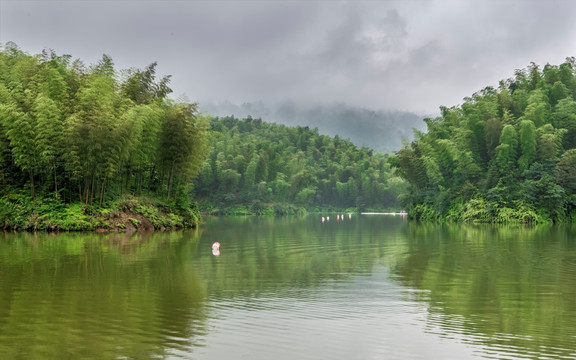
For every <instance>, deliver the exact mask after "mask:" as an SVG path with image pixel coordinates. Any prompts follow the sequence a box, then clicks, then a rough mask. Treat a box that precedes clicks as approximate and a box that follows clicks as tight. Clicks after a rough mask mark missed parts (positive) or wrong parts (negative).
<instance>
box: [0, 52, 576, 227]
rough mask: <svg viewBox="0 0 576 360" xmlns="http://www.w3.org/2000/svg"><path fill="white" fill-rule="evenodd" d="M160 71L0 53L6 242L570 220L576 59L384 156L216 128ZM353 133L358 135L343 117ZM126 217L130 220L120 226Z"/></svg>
mask: <svg viewBox="0 0 576 360" xmlns="http://www.w3.org/2000/svg"><path fill="white" fill-rule="evenodd" d="M156 67H157V63H155V62H154V63H152V64H150V65H149V66H147V67H145V68H144V69H136V68H131V69H125V70H118V69H116V68H115V65H114V62H113V60H112V58H111V57H110V56H108V55H103V56H102V58H101V60H100V61H98V62H97V63H96V64H94V65H89V66H86V65H85V64H84V63H83V62H82V61H81V60H73V59H72V57H71V56H70V55H57V54H56V53H55V52H54V51H52V50H44V51H43V52H42V53H41V54H37V55H29V54H27V53H26V52H24V51H22V50H21V49H20V48H18V46H17V45H16V44H14V43H8V44H6V46H5V47H4V49H3V50H2V51H1V52H0V205H1V206H0V224H2V226H3V228H4V229H38V230H42V229H48V230H58V229H64V230H74V229H76V230H81V229H84V230H90V229H99V228H102V229H109V230H112V229H115V230H123V229H125V228H126V226H133V227H136V228H137V227H139V226H140V225H142V224H143V222H144V223H146V225H148V226H150V227H152V228H162V227H165V228H171V227H181V226H194V225H195V224H196V223H197V221H198V220H199V219H200V212H203V213H206V214H255V215H286V214H298V213H306V212H326V211H341V210H342V211H344V210H345V211H352V212H362V211H387V210H393V211H398V210H401V209H402V210H403V209H405V210H406V211H407V212H408V215H409V217H410V218H412V219H417V220H423V221H450V222H485V223H515V222H516V223H552V222H567V221H574V220H575V219H576V140H575V139H576V101H575V96H576V60H575V59H574V58H568V59H567V60H566V62H564V63H562V64H560V65H557V66H556V65H549V64H547V65H545V66H543V67H540V66H539V65H536V64H534V63H532V64H530V65H529V66H528V67H527V68H526V69H521V70H516V72H515V73H514V76H513V77H512V78H510V79H507V80H502V81H501V82H500V84H499V85H498V87H486V88H484V89H483V90H481V91H479V92H477V93H474V94H473V95H472V96H470V97H467V98H465V99H464V102H463V104H462V105H458V106H453V107H450V108H448V107H440V110H441V115H440V116H438V117H435V118H426V119H425V122H426V124H427V127H428V130H427V132H422V131H417V130H414V132H415V139H414V140H413V141H412V142H409V143H408V142H405V145H404V147H402V148H401V149H398V150H397V151H396V152H394V153H391V154H384V153H379V152H375V151H374V150H372V149H370V148H367V147H358V146H356V145H354V144H353V143H352V142H351V141H349V140H345V139H344V138H342V137H340V136H334V137H330V136H326V135H322V134H321V133H320V132H319V130H318V129H317V128H314V129H310V128H309V127H307V126H286V125H282V124H275V123H269V122H266V121H265V119H261V118H254V119H253V118H251V117H247V118H244V119H236V118H234V117H233V116H228V117H211V116H210V115H209V114H202V113H199V111H198V104H196V103H188V102H183V101H176V100H173V99H171V98H169V94H170V93H171V92H172V90H171V88H170V87H169V83H170V76H164V77H158V76H157V74H156ZM350 121H353V119H351V120H350ZM123 211H130V212H131V214H132V215H133V216H132V217H129V219H128V220H129V221H128V222H127V221H125V220H127V219H126V218H124V219H123V220H124V221H120V220H122V219H120V220H118V221H115V220H114V219H116V218H122V212H123Z"/></svg>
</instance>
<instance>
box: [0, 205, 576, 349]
mask: <svg viewBox="0 0 576 360" xmlns="http://www.w3.org/2000/svg"><path fill="white" fill-rule="evenodd" d="M205 221H206V223H205V224H203V225H202V226H201V227H200V228H199V229H198V230H191V231H180V232H166V233H151V234H133V235H124V234H95V233H89V234H75V233H74V234H43V233H42V234H29V233H21V234H15V233H0V359H266V360H269V359H274V360H280V359H346V360H349V359H433V360H435V359H438V360H448V359H455V360H466V359H575V358H576V227H574V226H566V227H553V226H543V227H530V228H528V227H494V226H473V225H430V224H418V223H413V222H408V221H406V220H405V219H404V218H402V217H401V216H385V215H353V216H352V217H351V218H349V217H348V216H345V217H344V220H339V221H338V220H337V219H336V215H335V214H334V215H331V217H330V220H329V221H325V222H322V221H321V219H320V217H319V216H315V215H311V216H308V217H306V218H280V219H268V218H234V217H230V218H208V219H206V220H205ZM215 241H218V242H219V243H220V244H221V248H220V254H219V255H218V256H216V255H214V254H213V252H212V244H213V243H214V242H215Z"/></svg>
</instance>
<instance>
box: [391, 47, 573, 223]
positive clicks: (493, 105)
mask: <svg viewBox="0 0 576 360" xmlns="http://www.w3.org/2000/svg"><path fill="white" fill-rule="evenodd" d="M575 71H576V59H575V58H574V57H571V58H568V59H566V61H565V62H564V63H563V64H561V65H559V66H554V65H549V64H547V65H545V66H544V68H542V69H540V67H539V66H538V65H536V64H534V63H532V64H531V65H530V66H528V68H526V69H522V70H516V72H515V75H514V77H513V78H511V79H508V80H503V81H501V82H500V84H499V86H498V88H494V87H487V88H485V89H483V90H481V91H479V92H477V93H475V94H473V95H472V96H471V97H467V98H465V99H464V103H463V104H462V105H461V106H455V107H451V108H446V107H441V111H442V115H441V116H440V117H437V118H434V119H426V120H425V121H426V123H427V125H428V132H427V133H422V132H419V133H417V137H416V139H415V140H414V141H413V142H411V143H410V144H409V145H407V146H405V147H404V148H402V149H401V150H399V151H398V152H397V153H396V155H395V156H394V157H393V158H391V159H390V162H391V164H392V165H393V166H394V167H395V168H396V170H397V173H398V174H399V175H401V176H402V177H403V178H404V179H406V181H407V182H408V184H409V186H408V191H407V193H406V194H404V195H402V202H403V204H404V205H405V206H406V207H407V210H408V212H409V214H410V216H411V217H412V218H414V219H420V220H442V221H446V220H448V221H456V222H484V223H552V222H554V223H557V222H567V221H569V222H574V221H575V220H576V102H575V101H574V100H575V99H576V98H575V96H576V76H575Z"/></svg>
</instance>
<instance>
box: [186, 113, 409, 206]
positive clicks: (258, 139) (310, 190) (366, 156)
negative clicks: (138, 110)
mask: <svg viewBox="0 0 576 360" xmlns="http://www.w3.org/2000/svg"><path fill="white" fill-rule="evenodd" d="M210 132H211V133H213V134H214V135H213V137H214V144H213V148H212V151H211V152H210V155H209V156H208V159H207V161H206V162H205V163H204V164H203V167H202V170H201V171H200V174H199V176H198V179H197V180H196V181H195V186H194V192H195V194H196V196H197V198H198V199H199V200H202V201H201V203H204V206H205V207H207V209H206V210H214V209H218V210H220V209H222V208H228V209H234V208H235V209H237V210H239V211H240V212H243V211H245V210H247V211H248V212H252V213H260V212H261V211H263V210H269V209H271V207H270V205H273V206H272V209H274V208H275V209H274V211H275V212H276V213H282V212H283V211H285V209H286V207H284V206H283V205H286V204H290V205H296V207H299V208H306V209H308V210H322V209H327V210H330V209H347V208H354V209H356V210H366V209H380V210H381V209H386V208H397V206H398V203H397V196H398V194H399V193H401V192H402V191H403V190H404V182H403V181H402V179H400V178H398V177H396V176H394V175H393V174H392V170H391V168H390V166H389V165H388V164H387V162H386V158H387V155H384V154H381V153H374V152H373V151H372V150H371V149H368V148H359V147H357V146H355V145H354V144H352V143H351V142H350V141H347V140H343V139H341V138H340V137H338V136H336V137H334V138H332V137H329V136H326V135H321V134H319V133H318V129H310V128H308V127H302V126H297V127H288V126H284V125H279V124H273V123H266V122H263V121H262V120H261V119H252V118H247V119H241V120H240V119H235V118H233V117H224V118H215V119H213V120H212V122H211V125H210ZM210 207H211V208H210Z"/></svg>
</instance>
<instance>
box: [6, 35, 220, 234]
mask: <svg viewBox="0 0 576 360" xmlns="http://www.w3.org/2000/svg"><path fill="white" fill-rule="evenodd" d="M155 67H156V63H153V64H151V65H150V66H148V67H147V68H145V69H143V70H139V69H130V70H126V71H117V70H116V69H115V68H114V64H113V62H112V59H111V58H110V57H109V56H106V55H104V56H103V57H102V59H101V60H100V61H99V62H98V63H97V64H95V65H93V66H90V67H86V66H84V64H83V63H82V62H80V61H79V60H75V61H72V59H71V57H70V56H69V55H63V56H59V55H56V54H55V53H54V52H52V51H44V52H43V53H42V54H39V55H34V56H33V55H28V54H26V53H24V52H22V51H21V50H20V49H19V48H18V47H17V46H16V45H15V44H13V43H8V44H7V45H6V47H5V48H4V50H2V51H0V227H4V228H64V229H70V228H75V229H78V228H80V229H86V228H93V227H100V226H106V222H101V221H100V222H99V221H96V220H94V219H95V218H94V216H96V215H102V216H103V215H110V216H113V215H117V216H118V217H121V216H120V215H119V214H118V213H117V212H118V211H124V210H130V211H132V210H136V209H137V208H139V209H140V213H144V212H146V213H148V215H149V217H150V218H157V220H159V219H160V218H163V216H164V215H166V214H170V213H172V215H173V216H172V218H165V219H168V220H170V219H172V220H173V221H168V220H167V221H166V222H163V221H160V220H159V221H158V225H159V226H163V225H162V224H164V223H165V224H167V225H169V224H175V223H180V224H186V223H194V222H195V220H196V219H197V214H194V212H193V211H192V210H191V209H192V208H193V203H192V202H191V201H190V199H189V197H188V190H189V183H190V180H191V179H192V178H193V177H194V176H195V175H196V174H197V173H198V172H199V170H200V169H201V165H202V163H203V162H204V159H205V157H206V155H207V153H208V145H209V141H208V140H209V138H208V134H207V126H208V120H207V119H204V118H203V117H201V116H199V115H198V114H197V112H196V105H195V104H186V103H176V102H173V101H170V100H168V99H167V98H166V95H167V94H169V93H170V92H171V90H170V88H169V87H168V82H169V77H164V78H162V79H156V76H155ZM135 196H138V197H146V198H147V199H154V200H153V201H148V200H146V201H144V202H143V203H141V202H139V201H137V200H134V197H135ZM155 205H161V206H162V209H155V208H154V207H155ZM106 206H107V207H109V208H108V210H110V211H108V212H107V213H106V214H102V213H101V211H100V210H98V209H100V208H102V207H106ZM140 215H143V214H140ZM186 219H188V220H186ZM138 221H140V220H138V219H137V218H134V221H133V222H134V223H136V224H137V223H138ZM151 221H152V222H154V221H153V220H151ZM108 224H110V223H108ZM155 227H156V225H155Z"/></svg>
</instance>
